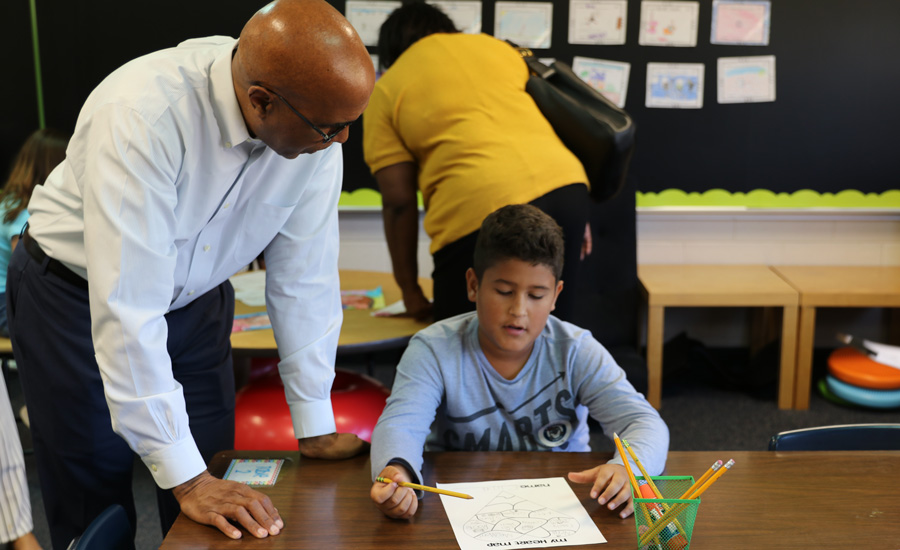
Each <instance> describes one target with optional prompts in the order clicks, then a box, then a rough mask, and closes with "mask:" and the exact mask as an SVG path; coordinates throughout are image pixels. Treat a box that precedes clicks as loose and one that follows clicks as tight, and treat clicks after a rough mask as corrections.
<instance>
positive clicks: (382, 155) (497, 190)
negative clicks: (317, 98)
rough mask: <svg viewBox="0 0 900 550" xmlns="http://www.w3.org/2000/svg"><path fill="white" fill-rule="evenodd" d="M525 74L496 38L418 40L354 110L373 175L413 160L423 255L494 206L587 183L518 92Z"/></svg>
mask: <svg viewBox="0 0 900 550" xmlns="http://www.w3.org/2000/svg"><path fill="white" fill-rule="evenodd" d="M527 80H528V70H527V68H526V67H525V63H524V62H523V61H522V60H521V58H520V57H519V54H518V52H516V51H515V50H514V49H513V48H512V47H511V46H509V45H508V44H506V43H505V42H502V41H500V40H497V39H496V38H493V37H491V36H488V35H485V34H481V35H470V34H463V33H453V34H433V35H430V36H427V37H425V38H423V39H421V40H419V41H418V42H416V43H415V44H413V45H412V46H411V47H410V48H409V49H407V50H406V51H405V52H404V53H403V54H402V55H401V56H400V58H399V59H397V61H396V62H395V63H394V65H392V66H391V67H390V69H388V70H387V71H385V73H384V75H383V76H382V77H381V78H380V79H379V80H378V82H377V83H376V84H375V91H374V92H373V94H372V97H371V99H370V101H369V106H368V108H367V109H366V112H365V115H364V116H363V125H364V127H363V134H364V139H363V150H364V155H365V160H366V163H367V164H368V165H369V168H370V169H371V170H372V173H375V172H377V171H378V170H380V169H382V168H385V167H387V166H391V165H393V164H398V163H402V162H414V163H415V164H416V165H417V166H418V177H419V189H420V190H421V191H422V197H423V199H424V202H425V222H424V225H425V231H426V232H427V233H428V235H429V236H430V237H431V252H432V253H434V252H436V251H437V250H440V249H441V248H442V247H444V246H445V245H447V244H449V243H452V242H453V241H455V240H457V239H460V238H462V237H464V236H466V235H468V234H469V233H472V232H473V231H476V230H477V229H478V228H479V227H481V222H482V221H483V220H484V218H485V216H487V215H488V214H490V213H491V212H493V211H494V210H496V209H497V208H500V207H501V206H505V205H507V204H520V203H527V202H530V201H532V200H534V199H536V198H538V197H541V196H543V195H546V194H547V193H549V192H550V191H553V190H554V189H558V188H560V187H563V186H565V185H569V184H572V183H584V182H587V175H586V174H585V172H584V168H583V167H582V166H581V163H580V162H579V161H578V159H577V158H576V157H575V155H573V154H572V153H571V151H569V150H568V149H567V148H566V147H565V146H564V145H563V144H562V142H561V141H560V140H559V138H558V137H557V135H556V134H555V133H554V132H553V128H552V127H551V126H550V123H549V122H547V119H545V118H544V116H543V115H542V114H541V112H540V111H539V110H538V108H537V105H535V103H534V100H532V99H531V96H530V95H528V93H527V92H525V82H526V81H527Z"/></svg>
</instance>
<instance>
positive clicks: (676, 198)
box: [338, 188, 900, 209]
mask: <svg viewBox="0 0 900 550" xmlns="http://www.w3.org/2000/svg"><path fill="white" fill-rule="evenodd" d="M636 195H637V197H636V198H637V205H638V206H642V207H644V206H650V207H652V206H677V207H690V206H699V207H731V208H734V207H742V208H900V189H891V190H889V191H885V192H884V193H863V192H861V191H857V190H855V189H847V190H844V191H840V192H838V193H819V192H818V191H813V190H811V189H801V190H800V191H796V192H794V193H775V192H774V191H769V190H768V189H755V190H753V191H750V192H749V193H732V192H730V191H726V190H724V189H710V190H708V191H704V192H702V193H697V192H690V193H688V192H686V191H682V190H681V189H666V190H664V191H661V192H659V193H642V192H640V191H638V192H637V194H636ZM338 206H340V207H341V208H350V209H353V208H359V209H380V208H381V193H379V192H378V191H375V190H374V189H367V188H362V189H357V190H355V191H350V192H348V191H343V192H341V199H340V202H338ZM419 207H420V208H421V207H422V194H421V193H419Z"/></svg>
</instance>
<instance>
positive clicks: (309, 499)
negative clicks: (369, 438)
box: [161, 451, 900, 550]
mask: <svg viewBox="0 0 900 550" xmlns="http://www.w3.org/2000/svg"><path fill="white" fill-rule="evenodd" d="M232 457H248V458H277V457H290V459H291V461H290V462H286V465H285V467H284V469H283V470H282V471H281V474H280V476H279V478H278V483H277V484H276V485H275V486H273V487H268V488H265V489H264V492H266V493H267V494H269V495H270V497H271V498H272V500H273V502H274V503H275V506H276V507H277V508H278V510H279V512H280V513H281V515H282V517H283V518H284V520H285V524H286V526H285V529H284V531H282V533H281V534H280V535H278V536H275V537H269V538H266V539H255V538H253V537H251V536H250V535H249V534H247V533H244V538H243V539H242V540H239V541H232V540H229V539H227V538H226V537H225V536H224V535H223V534H221V533H220V532H219V531H218V530H216V529H214V528H211V527H207V526H203V525H199V524H196V523H194V522H193V521H191V520H189V519H187V518H186V517H185V516H183V515H182V516H179V518H178V519H177V520H176V522H175V525H174V526H173V527H172V530H171V531H169V534H168V535H167V536H166V538H165V540H164V541H163V544H162V547H161V548H162V550H182V549H188V548H190V549H192V550H200V549H237V548H240V549H242V550H244V549H247V550H249V549H257V548H265V549H268V550H277V549H287V548H290V549H296V548H323V549H324V548H329V549H330V548H334V549H352V550H370V549H384V550H395V549H396V550H403V549H406V548H409V549H421V548H428V549H429V550H445V549H446V550H450V549H453V550H456V549H458V548H459V547H458V546H457V543H456V539H455V537H454V535H453V531H452V529H451V527H450V523H449V521H448V520H447V516H446V514H445V512H444V509H443V506H442V504H441V502H440V498H439V497H438V496H437V495H433V494H428V495H426V496H425V498H424V500H422V501H420V502H419V510H418V512H417V513H416V516H415V518H414V519H413V520H412V521H409V522H406V521H395V520H391V519H388V518H386V517H385V516H384V515H383V514H382V513H381V512H380V511H378V510H377V509H376V508H375V506H374V504H372V502H371V501H370V500H369V488H370V487H371V477H370V473H369V461H368V457H365V456H362V457H356V458H353V459H350V460H344V461H335V462H329V461H320V460H310V459H304V458H300V457H299V455H298V453H296V452H293V453H289V452H265V451H256V452H246V451H243V452H240V451H229V452H226V453H220V454H219V455H217V456H216V457H215V458H214V459H213V461H212V463H211V465H210V471H211V472H212V473H213V474H214V475H216V476H222V474H223V473H224V471H225V469H226V467H227V466H228V464H229V462H230V459H231V458H232ZM609 457H610V455H609V454H608V453H542V452H533V453H512V452H510V453H496V452H495V453H484V452H477V453H426V470H425V482H426V483H429V484H434V483H435V482H436V481H437V482H446V483H452V482H461V481H480V480H488V479H517V478H537V477H556V476H565V475H566V473H567V472H569V471H571V470H581V469H587V468H590V467H593V466H595V465H597V464H600V463H602V462H606V460H608V458H609ZM728 458H734V459H735V462H736V465H735V467H734V469H733V470H732V471H730V472H729V473H727V474H725V475H724V476H723V477H722V479H720V480H719V481H718V482H716V485H715V486H714V487H712V488H711V489H710V490H709V491H707V492H706V493H704V495H703V496H702V497H701V499H702V502H701V504H700V508H699V511H698V513H697V521H696V524H695V526H694V533H693V538H692V541H691V549H692V550H703V549H713V548H715V549H720V548H728V549H736V550H739V549H744V548H746V549H752V550H758V549H760V548H765V549H767V550H780V549H785V550H788V549H789V550H796V549H798V548H842V549H843V548H866V549H869V548H884V549H895V548H900V507H898V506H897V505H896V496H895V493H896V488H897V486H898V484H900V469H898V468H897V466H898V464H900V451H881V452H816V453H810V452H797V451H794V452H787V453H782V452H777V453H776V452H769V451H753V452H672V453H669V460H668V464H667V473H668V474H669V475H692V476H694V477H695V478H697V477H699V476H700V475H701V474H702V473H703V472H704V471H706V469H707V468H708V467H709V465H710V464H712V463H713V462H714V461H715V460H717V459H723V460H727V459H728ZM573 488H574V490H575V494H576V495H577V496H578V497H579V498H580V500H581V502H582V504H583V505H584V507H585V509H586V510H587V511H588V513H589V514H590V515H591V517H592V518H593V519H594V521H595V523H596V524H597V526H598V527H599V529H600V531H601V532H602V533H603V536H604V537H605V538H606V540H607V541H608V543H607V544H599V545H591V546H580V547H578V548H592V549H598V550H600V549H602V550H616V549H628V550H634V549H635V548H636V547H637V540H636V534H635V523H634V517H629V518H627V519H624V520H623V519H619V517H618V516H617V515H615V514H614V513H610V512H609V511H608V510H606V509H605V508H603V507H601V506H599V505H598V504H597V503H596V501H594V500H591V499H590V498H589V497H588V489H587V487H586V486H573Z"/></svg>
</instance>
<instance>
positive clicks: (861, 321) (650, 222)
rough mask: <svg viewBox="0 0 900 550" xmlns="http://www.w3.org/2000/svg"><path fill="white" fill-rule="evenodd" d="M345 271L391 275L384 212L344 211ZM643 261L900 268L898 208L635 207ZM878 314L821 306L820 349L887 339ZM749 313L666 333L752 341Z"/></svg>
mask: <svg viewBox="0 0 900 550" xmlns="http://www.w3.org/2000/svg"><path fill="white" fill-rule="evenodd" d="M340 220H341V256H340V265H341V268H342V269H365V270H372V271H390V270H391V264H390V257H389V256H388V252H387V244H386V243H385V240H384V231H383V229H382V225H381V213H380V211H377V210H374V211H373V210H344V211H342V212H341V215H340ZM637 237H638V244H637V247H638V250H637V257H638V263H641V264H766V265H779V264H780V265H790V264H793V265H892V266H900V210H877V211H875V210H867V211H862V210H816V209H809V210H798V211H785V210H753V211H748V210H734V211H726V210H722V209H715V210H712V209H710V210H699V209H692V210H690V211H687V210H683V209H681V210H678V209H661V208H652V209H650V208H647V209H638V214H637ZM428 244H429V239H428V236H427V235H425V234H424V232H422V231H421V229H420V233H419V274H420V275H423V276H429V275H430V274H431V270H432V262H431V255H430V254H429V253H428ZM886 318H887V316H886V312H884V311H882V310H880V309H877V308H875V309H844V308H826V309H821V310H819V312H818V315H817V330H816V340H817V345H819V346H826V347H827V346H831V345H834V338H833V335H834V333H835V332H849V333H851V334H859V335H861V336H864V337H866V338H869V339H873V340H879V339H881V340H884V339H886V338H887V322H886ZM748 321H749V312H748V311H747V309H746V308H674V309H668V310H667V315H666V329H665V334H666V336H667V338H668V337H671V336H674V335H675V334H678V333H679V332H682V331H684V332H687V334H688V335H689V336H691V337H692V338H696V339H698V340H700V341H702V342H704V343H705V344H706V345H707V346H710V347H737V346H744V345H746V344H747V342H748V340H747V335H748Z"/></svg>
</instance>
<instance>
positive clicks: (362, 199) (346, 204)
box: [338, 187, 424, 210]
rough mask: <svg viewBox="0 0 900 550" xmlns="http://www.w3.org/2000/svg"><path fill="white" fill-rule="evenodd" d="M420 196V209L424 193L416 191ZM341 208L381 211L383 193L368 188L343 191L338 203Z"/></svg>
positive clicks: (422, 205)
mask: <svg viewBox="0 0 900 550" xmlns="http://www.w3.org/2000/svg"><path fill="white" fill-rule="evenodd" d="M416 195H417V196H418V202H419V208H423V207H424V203H423V201H422V192H421V191H416ZM338 207H340V208H350V209H353V208H359V209H378V210H380V209H381V193H379V192H378V191H376V190H374V189H369V188H366V187H363V188H360V189H356V190H355V191H341V198H340V200H339V201H338Z"/></svg>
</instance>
